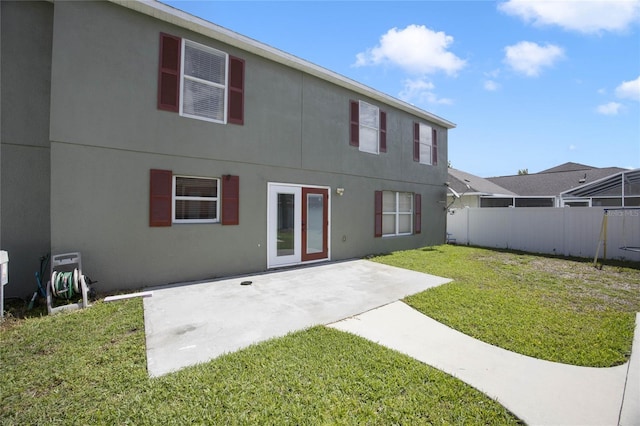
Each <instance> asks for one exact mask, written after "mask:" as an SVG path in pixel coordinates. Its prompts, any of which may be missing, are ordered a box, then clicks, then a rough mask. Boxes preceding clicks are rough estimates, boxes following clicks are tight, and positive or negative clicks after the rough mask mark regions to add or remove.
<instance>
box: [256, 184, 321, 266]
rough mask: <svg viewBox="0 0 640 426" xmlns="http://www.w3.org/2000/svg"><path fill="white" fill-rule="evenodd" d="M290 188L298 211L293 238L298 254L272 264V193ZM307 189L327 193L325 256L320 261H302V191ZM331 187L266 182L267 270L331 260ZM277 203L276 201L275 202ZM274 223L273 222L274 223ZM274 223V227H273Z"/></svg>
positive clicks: (275, 208)
mask: <svg viewBox="0 0 640 426" xmlns="http://www.w3.org/2000/svg"><path fill="white" fill-rule="evenodd" d="M284 188H290V189H291V191H292V192H291V193H293V194H296V197H297V198H296V200H295V203H294V205H295V206H298V209H299V210H298V211H297V212H296V213H295V215H296V218H295V226H296V230H295V233H294V234H295V238H296V240H297V241H296V243H297V244H298V247H299V249H298V250H296V251H297V252H298V253H297V254H294V255H293V256H292V257H290V258H289V259H286V260H285V261H284V262H274V259H275V258H276V256H275V250H276V248H275V245H274V244H273V243H274V242H275V238H276V235H275V234H276V233H277V205H274V197H273V196H272V193H273V192H274V191H276V190H278V189H284ZM303 188H309V189H311V190H313V189H324V190H326V191H327V205H326V214H327V223H326V232H327V235H326V238H327V256H326V257H323V258H321V259H311V260H302V203H303V200H302V198H303V197H302V192H303V191H302V189H303ZM330 195H331V187H329V186H322V185H303V184H296V183H283V182H267V241H266V246H267V269H273V268H279V267H285V266H293V265H300V264H309V263H314V262H325V261H327V260H331V196H330ZM275 202H277V201H275ZM274 221H275V222H274ZM274 223H275V226H274Z"/></svg>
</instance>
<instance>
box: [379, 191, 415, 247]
mask: <svg viewBox="0 0 640 426" xmlns="http://www.w3.org/2000/svg"><path fill="white" fill-rule="evenodd" d="M385 193H392V194H394V196H395V203H394V211H385V210H384V195H385ZM402 195H409V196H410V197H411V208H410V209H409V211H408V212H401V211H400V197H401V196H402ZM414 202H415V198H414V196H413V193H412V192H400V191H382V206H383V208H382V223H383V225H382V226H383V232H382V237H396V236H402V235H413V221H414V216H413V215H414V211H415V209H414V205H413V204H414ZM385 216H393V217H394V232H393V233H387V234H385V233H384V217H385ZM401 216H409V217H410V219H409V224H410V226H409V232H398V230H399V229H400V217H401Z"/></svg>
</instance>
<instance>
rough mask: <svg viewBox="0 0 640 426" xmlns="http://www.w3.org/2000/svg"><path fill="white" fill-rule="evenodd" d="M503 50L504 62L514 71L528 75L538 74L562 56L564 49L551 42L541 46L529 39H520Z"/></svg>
mask: <svg viewBox="0 0 640 426" xmlns="http://www.w3.org/2000/svg"><path fill="white" fill-rule="evenodd" d="M504 50H505V58H504V62H505V63H506V64H507V65H509V66H510V67H511V68H513V70H514V71H516V72H518V73H521V74H524V75H526V76H528V77H536V76H538V75H540V72H541V71H542V69H543V68H548V67H551V66H553V65H554V64H555V63H556V62H557V61H558V60H560V59H562V58H564V50H563V49H562V48H561V47H558V46H556V45H553V44H547V45H546V46H541V45H539V44H537V43H533V42H530V41H521V42H520V43H517V44H514V45H512V46H507V47H505V48H504Z"/></svg>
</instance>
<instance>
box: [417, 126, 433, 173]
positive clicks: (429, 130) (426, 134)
mask: <svg viewBox="0 0 640 426" xmlns="http://www.w3.org/2000/svg"><path fill="white" fill-rule="evenodd" d="M418 126H419V128H420V140H419V145H420V146H419V147H418V149H419V150H420V164H426V165H427V166H432V165H433V158H432V157H433V127H431V126H429V125H428V124H425V123H418ZM425 130H426V131H425ZM427 139H428V140H429V142H428V143H427V142H426V140H427ZM423 140H425V142H423ZM423 146H425V147H429V155H428V158H423V155H422V147H423ZM424 157H427V156H426V155H425V156H424Z"/></svg>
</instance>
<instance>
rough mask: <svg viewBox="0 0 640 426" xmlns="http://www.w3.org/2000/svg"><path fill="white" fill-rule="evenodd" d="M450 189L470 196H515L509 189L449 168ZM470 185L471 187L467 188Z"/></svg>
mask: <svg viewBox="0 0 640 426" xmlns="http://www.w3.org/2000/svg"><path fill="white" fill-rule="evenodd" d="M448 170H449V187H450V188H451V189H453V190H454V191H456V192H457V193H459V194H463V193H466V194H468V195H508V196H514V195H516V194H515V193H513V192H511V191H509V190H508V189H505V188H502V187H501V186H499V185H496V184H495V183H493V182H491V181H490V180H487V179H485V178H481V177H479V176H475V175H472V174H471V173H467V172H463V171H462V170H458V169H454V168H449V169H448ZM467 185H469V187H467Z"/></svg>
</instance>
